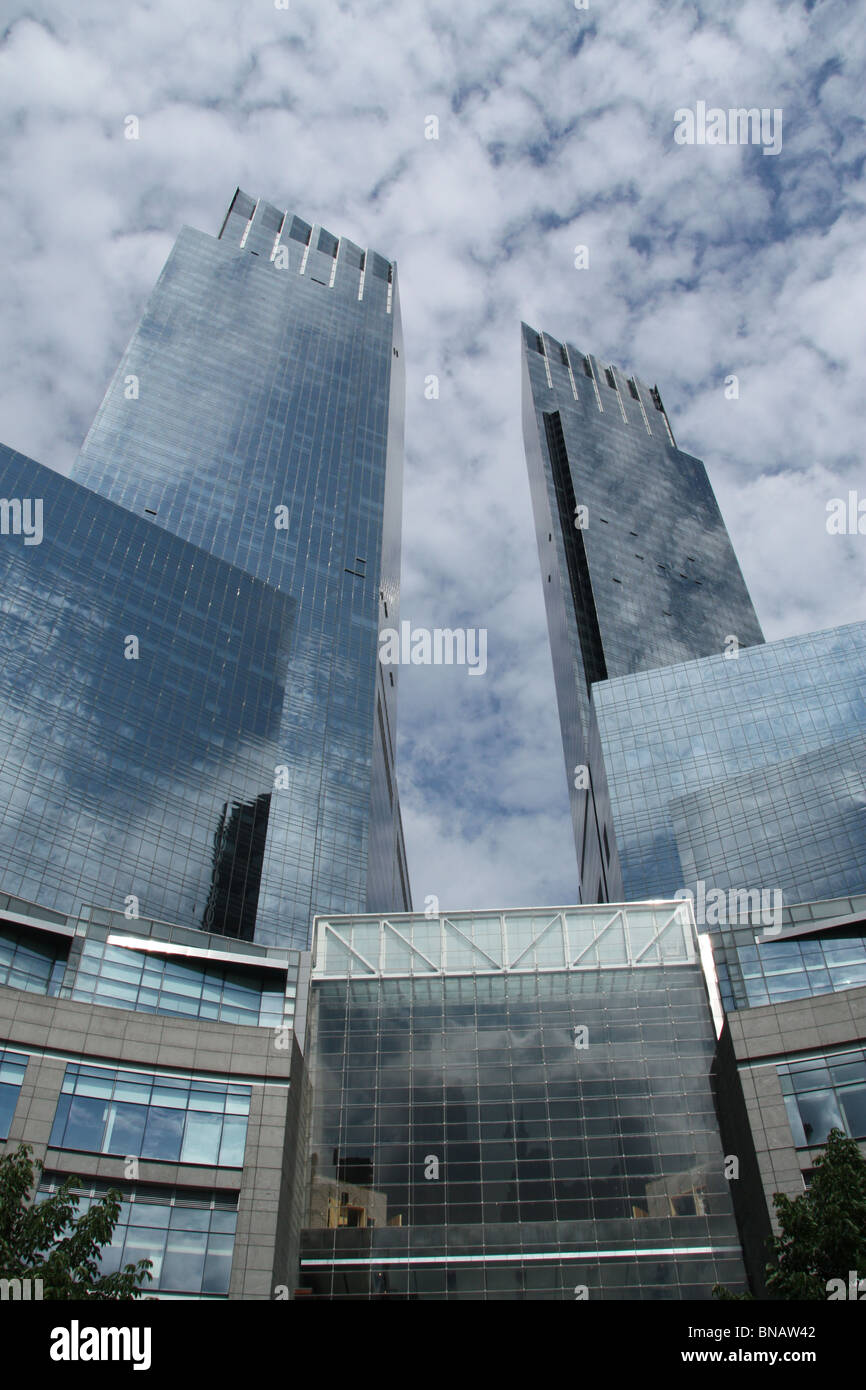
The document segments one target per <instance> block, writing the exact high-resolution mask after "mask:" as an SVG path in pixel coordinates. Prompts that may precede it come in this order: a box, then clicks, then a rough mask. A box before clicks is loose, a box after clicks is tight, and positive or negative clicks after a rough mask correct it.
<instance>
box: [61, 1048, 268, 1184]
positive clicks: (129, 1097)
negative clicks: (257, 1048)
mask: <svg viewBox="0 0 866 1390" xmlns="http://www.w3.org/2000/svg"><path fill="white" fill-rule="evenodd" d="M250 1095H251V1088H250V1087H249V1086H236V1085H232V1084H230V1083H228V1082H213V1081H201V1080H198V1079H197V1078H191V1079H185V1078H182V1077H175V1076H155V1075H152V1074H151V1073H149V1072H133V1071H130V1072H123V1071H114V1070H111V1069H109V1068H107V1067H88V1066H82V1065H79V1064H77V1063H70V1064H69V1065H68V1066H67V1068H66V1076H65V1078H64V1081H63V1088H62V1091H61V1095H60V1100H59V1102H58V1105H57V1113H56V1114H55V1117H54V1125H53V1127H52V1130H51V1138H50V1140H49V1143H50V1145H51V1146H52V1148H65V1149H81V1150H84V1151H85V1152H88V1153H105V1154H124V1155H125V1154H135V1155H137V1156H138V1157H140V1158H152V1159H159V1160H162V1161H164V1162H170V1163H199V1164H207V1165H209V1166H212V1167H226V1168H241V1167H243V1161H244V1147H245V1145H246V1136H247V1117H248V1115H249V1110H250Z"/></svg>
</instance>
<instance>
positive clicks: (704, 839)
mask: <svg viewBox="0 0 866 1390" xmlns="http://www.w3.org/2000/svg"><path fill="white" fill-rule="evenodd" d="M593 702H594V705H595V708H596V711H597V716H598V721H599V726H600V730H601V740H602V748H603V752H604V761H605V766H606V768H607V776H608V785H609V787H610V794H611V799H612V804H613V814H614V825H615V828H616V838H617V844H618V846H619V852H620V859H621V863H622V870H623V882H624V886H625V890H626V895H627V896H628V897H629V898H635V899H637V898H651V897H658V896H664V895H665V894H671V893H675V892H677V891H679V890H680V889H681V888H687V889H690V890H692V891H694V888H695V884H696V882H698V881H700V880H703V881H704V882H705V884H706V885H707V887H711V886H718V887H720V888H722V889H724V888H727V887H750V888H756V889H757V888H761V887H766V888H768V889H771V888H772V889H778V890H779V891H780V892H781V893H782V894H783V896H784V899H785V900H786V901H788V902H795V901H810V900H815V899H819V898H829V897H833V896H838V895H840V894H843V893H856V892H862V891H863V890H864V889H866V823H864V818H863V810H862V808H863V804H864V799H866V781H864V772H863V766H864V763H863V739H864V729H866V623H851V624H848V625H846V626H845V627H839V628H832V629H830V630H828V631H826V632H813V633H809V634H807V635H805V636H802V637H789V638H786V639H785V640H784V641H780V642H772V643H768V644H766V645H764V646H755V647H751V648H749V649H747V650H746V649H744V650H741V651H740V652H739V655H738V657H737V658H736V659H735V660H734V659H726V658H724V657H720V656H718V657H710V658H708V659H706V660H701V661H693V662H688V663H686V664H683V665H679V666H671V667H668V668H667V669H664V670H654V671H648V672H641V673H639V674H637V675H632V676H626V677H622V678H620V679H616V680H610V681H608V682H606V683H603V684H600V685H597V686H596V687H595V688H594V690H593ZM699 925H700V924H699Z"/></svg>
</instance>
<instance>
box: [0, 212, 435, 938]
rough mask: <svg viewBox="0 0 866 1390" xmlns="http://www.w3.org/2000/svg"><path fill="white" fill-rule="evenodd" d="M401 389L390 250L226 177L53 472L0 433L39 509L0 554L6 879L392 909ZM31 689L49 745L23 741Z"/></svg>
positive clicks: (284, 918) (150, 894) (306, 915)
mask: <svg viewBox="0 0 866 1390" xmlns="http://www.w3.org/2000/svg"><path fill="white" fill-rule="evenodd" d="M403 411H404V370H403V359H402V337H401V329H400V311H399V298H398V293H397V282H396V268H395V266H394V265H393V264H392V263H391V262H390V261H388V260H386V259H385V258H384V257H382V256H380V255H378V254H377V253H376V252H374V251H366V250H364V249H362V248H360V247H358V246H356V245H354V244H353V243H352V242H350V241H348V240H347V239H345V238H343V239H340V238H338V237H336V236H333V235H332V234H331V233H330V232H328V231H326V230H325V229H324V228H323V227H319V226H311V225H310V224H308V223H306V222H304V221H302V220H301V219H300V218H299V217H296V216H293V215H292V214H291V213H284V212H281V211H279V210H278V209H276V208H275V207H272V206H271V205H270V204H268V203H265V202H263V201H261V200H259V201H258V202H256V201H254V200H253V199H251V198H249V197H247V195H246V194H244V193H242V192H241V191H240V190H238V191H237V192H236V193H235V195H234V197H233V199H232V202H231V205H230V207H229V211H228V213H227V215H226V218H225V221H224V223H223V226H222V230H221V232H220V235H219V236H218V237H213V236H209V235H206V234H205V233H202V232H199V231H195V230H192V229H191V228H184V229H183V230H182V231H181V233H180V236H179V237H178V239H177V242H176V243H175V246H174V248H173V250H172V252H171V254H170V256H169V258H168V261H167V263H166V265H165V267H164V269H163V271H162V274H161V275H160V278H159V281H158V283H157V285H156V288H155V290H154V292H153V294H152V295H151V298H150V300H149V302H148V304H147V307H146V308H145V311H144V314H143V316H142V318H141V321H140V323H139V324H138V327H137V328H136V330H135V332H134V333H133V336H132V339H131V341H130V344H129V346H128V348H127V349H126V351H125V353H124V355H123V358H122V360H121V362H120V365H119V367H118V369H117V372H116V373H115V376H114V379H113V380H112V382H111V385H110V386H109V388H108V391H107V393H106V395H105V399H104V400H103V403H102V405H101V406H100V409H99V411H98V413H97V415H96V418H95V421H94V423H93V426H92V428H91V430H90V432H89V433H88V436H87V438H86V440H85V443H84V446H83V448H82V450H81V453H80V455H79V457H78V459H77V461H76V464H75V466H74V469H73V474H72V481H69V480H60V479H57V480H56V481H55V479H54V477H52V476H47V477H46V474H47V470H44V469H41V467H40V465H38V464H33V463H32V462H30V461H25V460H21V459H20V457H19V456H10V455H9V454H8V452H7V453H6V454H5V455H4V458H5V460H6V466H7V467H8V469H9V470H10V473H9V477H10V481H9V483H8V484H7V483H4V487H6V488H7V491H6V492H4V496H6V497H7V498H9V497H12V498H14V497H17V496H18V495H19V493H21V490H22V489H24V492H23V493H22V495H24V496H29V497H33V496H34V495H36V494H34V489H38V495H39V497H40V498H42V499H43V501H44V503H45V506H44V539H43V543H42V544H41V545H39V546H38V547H37V546H31V547H30V548H29V549H28V548H27V547H26V546H24V545H22V544H18V545H17V546H14V547H13V546H7V547H5V550H4V563H5V564H6V566H7V567H8V566H12V567H13V569H14V571H15V582H14V586H13V587H10V586H9V584H8V583H7V593H10V594H14V600H15V620H14V622H11V623H7V624H6V625H5V639H6V643H7V645H8V649H9V658H10V664H7V669H6V686H7V689H6V691H5V695H6V713H7V716H8V717H7V718H6V720H5V724H6V726H7V736H6V738H5V739H3V738H0V776H2V775H3V771H4V769H5V772H6V780H7V781H9V779H10V778H12V782H14V786H15V795H14V796H12V797H10V798H9V799H7V800H5V801H4V806H3V809H2V812H0V889H3V888H5V889H6V890H7V891H9V892H12V893H16V894H19V895H21V896H24V897H26V898H28V899H29V900H31V901H34V902H40V901H41V902H45V905H46V906H48V907H51V908H55V909H59V910H61V911H64V912H72V911H76V910H77V909H78V907H79V906H80V905H81V903H82V902H94V901H96V902H100V903H102V904H103V905H107V906H120V907H121V908H122V907H123V903H124V901H125V900H126V898H127V897H133V898H134V899H135V900H136V902H137V909H136V910H138V909H140V911H141V914H142V915H143V916H150V917H160V918H163V919H167V920H168V921H171V922H174V923H177V924H180V925H183V926H189V927H196V928H199V929H203V930H206V931H210V932H217V933H221V934H225V935H233V936H241V937H244V938H246V939H248V940H251V939H255V940H256V941H257V942H259V943H260V944H263V945H274V946H297V947H304V946H306V944H307V941H308V937H309V932H310V927H311V923H312V918H313V914H314V913H315V912H320V911H323V910H333V911H346V910H349V911H356V910H373V911H388V910H392V911H394V910H405V909H407V908H408V907H409V906H410V895H409V885H408V875H407V871H406V862H405V851H404V847H403V837H402V830H401V824H400V810H399V802H398V799H397V788H396V778H395V773H394V747H395V738H396V729H395V719H396V695H397V691H396V680H397V671H396V670H394V671H392V672H391V673H390V674H389V673H388V672H386V671H385V670H384V668H383V667H382V666H381V664H380V663H379V661H378V634H379V630H380V627H383V626H390V625H392V624H393V623H394V622H395V620H396V619H397V608H398V603H399V561H400V524H401V489H402V453H403ZM34 470H35V471H34ZM9 489H13V490H9ZM14 489H17V490H18V491H17V492H15V491H14ZM94 493H98V494H101V496H99V497H96V496H94ZM112 536H113V538H114V539H113V540H110V539H109V538H110V537H112ZM10 539H11V538H10ZM103 552H104V553H103ZM10 575H11V570H10ZM7 579H8V576H7ZM37 609H38V610H39V611H38V614H37V612H36V610H37ZM52 612H53V614H54V618H53V622H51V623H49V622H48V621H47V615H48V614H50V613H52ZM88 627H89V629H90V637H89V640H88V641H82V642H78V641H76V640H75V639H76V638H77V636H80V635H81V634H82V633H86V632H87V630H88ZM22 632H29V633H30V635H31V637H32V638H33V641H36V643H37V646H38V648H39V650H38V653H35V648H34V647H33V642H32V641H31V642H30V643H29V644H23V643H22V640H21V638H22ZM52 633H53V636H52ZM61 637H62V641H61ZM127 639H130V640H129V641H128V640H127ZM28 651H29V652H30V654H31V656H32V657H33V660H32V661H31V666H33V670H30V668H29V667H27V661H28V656H27V653H28ZM70 651H74V653H75V660H74V661H71V660H70V656H69V653H70ZM34 662H35V663H36V665H35V666H34ZM46 663H47V665H46ZM48 666H51V668H52V669H54V670H55V671H56V672H63V673H64V675H63V677H62V679H59V678H56V677H55V678H54V679H53V681H45V680H44V679H43V680H40V681H38V682H37V684H36V685H35V686H34V683H33V678H34V673H35V672H36V670H37V669H38V670H41V672H42V673H43V676H44V673H45V671H46V669H47V668H48ZM16 671H17V675H16V674H15V672H16ZM28 683H29V687H30V689H31V691H34V690H35V692H36V693H37V694H39V696H40V698H41V699H42V701H43V704H42V706H40V716H39V717H40V718H46V717H48V718H50V719H52V720H54V721H55V722H56V723H57V724H58V728H62V730H63V737H62V745H63V746H62V750H60V751H59V750H58V748H56V747H55V746H54V741H53V740H52V739H51V738H49V739H48V740H47V741H43V742H42V744H41V745H40V744H39V743H38V742H35V741H34V740H33V739H30V738H28V741H27V744H26V749H25V750H24V751H25V756H24V757H23V758H22V749H23V748H24V745H23V744H22V733H21V728H22V726H21V719H20V716H21V715H22V711H23V713H24V716H26V712H27V699H28V697H27V695H25V694H23V693H22V692H23V690H24V687H25V686H27V685H28ZM61 688H62V695H61V694H60V693H58V692H59V690H60V689H61ZM55 706H56V708H55ZM31 713H33V715H34V719H33V720H31V721H30V722H29V723H28V724H27V727H28V728H31V725H32V724H33V722H34V720H35V706H34V707H33V709H32V710H31ZM2 722H3V721H0V729H2ZM58 767H61V771H60V773H58ZM13 773H14V777H13ZM10 785H12V783H11V782H10ZM58 846H62V847H63V848H62V851H61V850H60V849H59V848H58ZM133 851H134V852H133Z"/></svg>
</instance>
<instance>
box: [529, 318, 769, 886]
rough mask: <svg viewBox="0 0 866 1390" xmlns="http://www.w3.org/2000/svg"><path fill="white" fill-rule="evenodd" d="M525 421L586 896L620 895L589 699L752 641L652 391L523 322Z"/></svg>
mask: <svg viewBox="0 0 866 1390" xmlns="http://www.w3.org/2000/svg"><path fill="white" fill-rule="evenodd" d="M522 343H523V428H524V441H525V446H526V458H527V464H528V467H529V478H530V487H531V491H532V503H533V510H534V513H535V526H536V538H537V542H538V552H539V558H540V561H541V572H542V581H543V584H544V596H545V602H546V606H547V621H548V629H549V633H550V643H551V652H552V656H553V671H554V678H555V682H556V691H557V700H558V704H559V717H560V724H561V727H562V739H563V747H564V750H565V758H566V768H567V773H568V779H569V788H570V796H571V808H572V818H573V822H574V833H575V843H576V847H577V856H578V864H579V868H580V884H581V897H582V900H583V901H585V902H592V901H599V900H605V899H607V900H612V901H613V900H618V899H620V898H622V896H623V879H622V874H621V870H620V863H619V856H618V853H617V848H616V843H615V836H614V833H613V829H614V827H613V820H612V816H611V806H610V799H609V795H608V789H607V786H606V779H605V770H604V762H603V757H602V750H601V745H600V740H599V734H598V728H597V724H596V720H595V714H594V710H593V707H592V699H591V692H592V689H593V687H594V686H595V684H596V683H597V682H598V681H603V680H607V679H610V678H613V677H617V676H625V675H628V674H630V673H632V672H637V671H648V670H651V669H653V668H655V667H659V666H669V665H671V664H672V663H677V662H682V661H687V660H690V659H692V658H695V657H701V656H709V655H711V654H712V653H717V652H718V653H721V652H723V651H724V650H725V648H726V646H729V645H730V642H731V638H734V639H735V641H736V643H737V645H738V647H747V646H753V645H754V644H756V643H761V642H763V635H762V633H761V628H760V624H759V623H758V619H757V617H756V615H755V611H754V608H753V607H752V602H751V599H750V598H749V594H748V591H747V589H746V586H745V583H744V581H743V577H742V574H741V573H740V568H739V565H738V564H737V559H736V556H735V554H734V550H733V547H732V545H731V542H730V538H729V536H728V533H727V531H726V529H725V525H724V522H723V520H722V517H721V514H720V512H719V508H718V504H717V502H716V499H715V496H714V495H713V491H712V488H711V486H710V483H709V480H708V478H707V474H706V469H705V468H704V465H703V464H702V463H701V461H700V459H696V458H693V457H692V456H691V455H690V454H686V453H684V452H683V451H682V450H680V449H678V448H677V447H676V444H675V441H674V437H673V433H672V431H671V427H670V423H669V421H668V418H667V414H666V412H665V410H664V407H663V405H662V400H661V396H660V394H659V391H658V389H657V388H656V387H649V386H647V385H645V384H644V383H643V382H641V381H639V380H638V379H637V378H634V377H631V378H627V377H626V376H625V375H624V374H623V373H622V372H621V371H620V369H619V368H618V367H615V366H605V365H604V364H602V363H601V362H599V361H598V360H597V359H596V358H595V357H593V356H592V355H589V354H586V353H583V352H581V351H580V350H578V349H577V348H575V347H573V346H572V345H571V344H566V343H560V342H557V341H556V340H555V339H553V338H551V337H549V335H547V334H540V333H538V332H536V331H535V330H534V329H532V328H530V327H529V326H528V325H527V324H524V325H523V329H522Z"/></svg>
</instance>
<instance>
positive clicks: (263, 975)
mask: <svg viewBox="0 0 866 1390" xmlns="http://www.w3.org/2000/svg"><path fill="white" fill-rule="evenodd" d="M286 981H287V977H286V976H284V975H283V974H282V973H281V972H280V971H276V970H261V971H258V970H255V969H253V968H252V967H247V966H240V967H237V968H235V969H233V968H232V967H231V965H229V964H226V965H225V966H223V967H220V966H218V965H217V964H216V963H211V964H207V965H206V964H205V963H204V962H203V961H198V960H196V959H195V958H194V957H188V958H187V959H185V960H184V959H181V958H178V957H164V956H160V955H159V954H158V953H157V952H155V951H136V950H132V949H128V948H127V947H125V946H109V945H108V944H107V942H106V941H104V940H100V939H98V938H97V937H95V936H92V937H88V938H87V939H86V940H85V941H84V943H83V946H82V949H81V959H80V961H79V965H78V970H77V972H76V976H75V984H74V986H73V989H72V997H73V999H81V1000H85V1001H89V1002H93V1003H98V1004H107V1005H108V1006H109V1007H111V1008H119V1009H137V1010H140V1011H142V1012H145V1013H157V1014H174V1015H176V1016H178V1017H188V1018H213V1019H219V1020H220V1021H221V1022H222V1023H245V1024H249V1025H250V1026H251V1027H267V1026H268V1025H272V1026H276V1025H278V1024H281V1023H283V1022H284V1018H286V1017H288V1016H289V1015H290V1014H291V1013H292V1012H293V1010H292V1006H291V1003H290V1001H288V1000H287V998H286V994H285V990H286Z"/></svg>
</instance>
